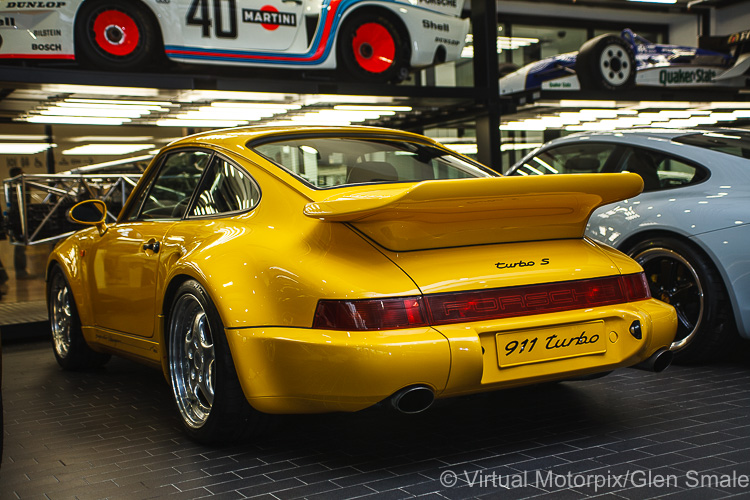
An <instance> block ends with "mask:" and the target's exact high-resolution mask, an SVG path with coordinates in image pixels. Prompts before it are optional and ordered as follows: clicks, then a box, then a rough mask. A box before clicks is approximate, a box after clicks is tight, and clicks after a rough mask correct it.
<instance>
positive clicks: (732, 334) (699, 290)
mask: <svg viewBox="0 0 750 500" xmlns="http://www.w3.org/2000/svg"><path fill="white" fill-rule="evenodd" d="M628 254H629V255H630V256H631V257H633V259H635V260H636V261H637V262H638V263H639V264H640V265H641V266H642V267H643V269H644V271H645V272H646V277H647V279H648V282H649V286H650V288H651V295H652V296H653V297H654V298H656V299H659V300H661V301H664V302H666V303H668V304H670V305H672V306H673V307H674V308H675V310H676V311H677V335H676V336H675V340H674V342H673V343H672V345H671V348H670V349H671V350H672V351H673V352H674V354H675V361H676V362H679V363H683V364H688V363H699V362H706V361H711V360H714V359H717V358H719V357H721V356H722V355H724V354H726V353H727V351H728V350H729V348H730V347H731V345H732V343H733V341H734V340H735V339H736V338H737V334H736V328H735V326H734V317H733V315H732V311H731V308H730V306H729V299H728V298H727V294H726V291H725V288H724V284H723V282H722V280H721V277H720V276H719V274H718V272H717V271H716V269H715V267H714V266H713V264H712V263H711V261H710V260H709V259H708V257H706V256H705V255H704V254H703V253H701V252H699V251H698V250H697V249H695V248H693V247H692V246H690V245H689V244H687V243H684V242H682V241H680V240H677V239H675V238H669V237H663V238H655V239H652V240H649V241H646V242H643V243H640V244H638V245H636V246H634V247H633V248H632V249H630V250H629V251H628Z"/></svg>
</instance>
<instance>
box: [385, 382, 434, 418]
mask: <svg viewBox="0 0 750 500" xmlns="http://www.w3.org/2000/svg"><path fill="white" fill-rule="evenodd" d="M433 401H435V393H434V392H432V389H430V388H429V387H427V386H425V385H412V386H409V387H404V388H403V389H401V390H400V391H398V392H397V393H396V394H394V395H393V396H391V405H393V407H394V408H395V409H396V410H398V411H400V412H401V413H407V414H414V413H421V412H423V411H425V410H426V409H427V408H429V407H430V406H431V405H432V402H433Z"/></svg>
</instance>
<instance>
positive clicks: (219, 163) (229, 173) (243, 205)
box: [190, 156, 260, 217]
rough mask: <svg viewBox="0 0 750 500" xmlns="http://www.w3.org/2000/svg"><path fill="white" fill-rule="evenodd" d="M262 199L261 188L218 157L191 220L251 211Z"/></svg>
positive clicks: (205, 179) (194, 206) (202, 186)
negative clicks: (197, 217) (206, 216)
mask: <svg viewBox="0 0 750 500" xmlns="http://www.w3.org/2000/svg"><path fill="white" fill-rule="evenodd" d="M259 199H260V189H259V188H258V186H257V184H255V182H254V181H253V179H252V178H251V177H250V176H249V175H248V174H247V173H245V171H244V170H242V169H240V168H239V167H236V166H234V165H232V164H231V163H229V162H228V161H226V160H224V159H223V158H220V157H219V156H215V157H214V159H213V161H212V162H211V165H210V166H209V169H208V172H206V176H205V177H204V178H203V182H202V183H201V186H200V188H199V190H198V196H197V197H196V201H195V204H194V205H193V208H192V210H191V211H190V217H196V216H205V215H213V214H221V213H227V212H239V211H243V210H249V209H251V208H253V207H254V206H255V205H256V204H257V203H258V200H259Z"/></svg>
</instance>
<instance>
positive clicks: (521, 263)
mask: <svg viewBox="0 0 750 500" xmlns="http://www.w3.org/2000/svg"><path fill="white" fill-rule="evenodd" d="M547 264H549V259H547V258H544V259H542V260H540V261H539V265H540V266H546V265H547ZM535 265H536V262H534V261H533V260H530V261H528V262H525V261H524V260H523V259H522V260H519V261H518V262H512V263H507V262H498V263H496V264H495V267H497V268H498V269H512V268H514V267H531V266H535Z"/></svg>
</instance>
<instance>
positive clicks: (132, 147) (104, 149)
mask: <svg viewBox="0 0 750 500" xmlns="http://www.w3.org/2000/svg"><path fill="white" fill-rule="evenodd" d="M154 147H155V145H154V144H86V145H85V146H78V147H75V148H71V149H66V150H65V151H63V153H62V154H64V155H126V154H129V153H135V152H136V151H143V150H144V149H151V148H154Z"/></svg>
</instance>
